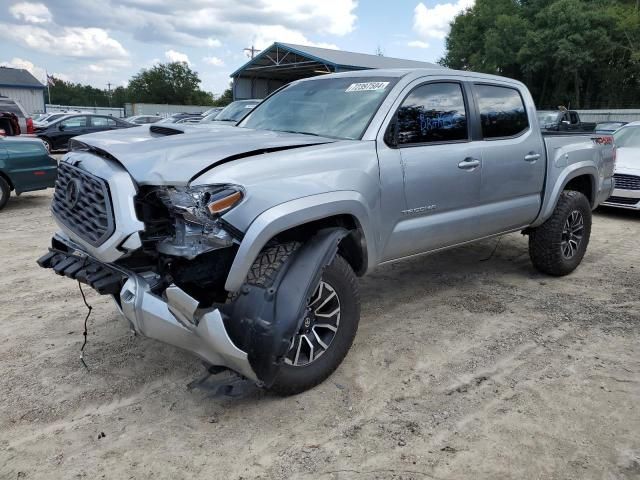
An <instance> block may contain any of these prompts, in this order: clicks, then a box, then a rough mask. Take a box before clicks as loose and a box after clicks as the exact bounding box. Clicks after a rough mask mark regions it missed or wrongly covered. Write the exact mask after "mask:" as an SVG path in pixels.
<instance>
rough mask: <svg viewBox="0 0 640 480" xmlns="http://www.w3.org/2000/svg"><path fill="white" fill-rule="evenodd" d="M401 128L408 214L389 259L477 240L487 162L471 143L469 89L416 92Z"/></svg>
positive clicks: (437, 84) (448, 84)
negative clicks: (481, 187) (483, 163)
mask: <svg viewBox="0 0 640 480" xmlns="http://www.w3.org/2000/svg"><path fill="white" fill-rule="evenodd" d="M396 122H397V135H396V137H397V140H396V141H397V148H398V150H399V152H400V162H401V169H402V175H403V179H404V196H405V208H404V209H403V211H402V212H401V213H400V212H399V214H400V215H401V216H400V219H399V222H398V224H397V226H396V227H395V229H394V232H393V233H392V235H391V238H390V239H389V242H388V244H387V248H386V249H385V254H384V257H385V258H384V259H385V260H391V259H394V258H400V257H404V256H408V255H412V254H416V253H421V252H426V251H430V250H435V249H438V248H441V247H444V246H449V245H453V244H456V243H461V242H464V241H468V240H472V239H474V238H476V237H477V235H478V232H477V221H476V218H475V216H476V212H475V208H474V207H476V206H477V205H478V202H479V199H480V185H481V178H482V176H481V175H482V157H481V150H480V145H479V142H476V141H473V140H472V137H471V132H470V128H469V103H468V98H467V92H466V89H465V87H464V84H463V83H462V82H458V81H451V80H445V81H432V82H426V83H422V84H419V85H417V86H415V87H414V88H413V89H412V90H411V91H410V92H409V93H408V95H406V97H405V98H404V100H403V101H402V103H401V105H400V107H399V109H398V110H397V113H396ZM382 168H383V170H384V166H383V167H382Z"/></svg>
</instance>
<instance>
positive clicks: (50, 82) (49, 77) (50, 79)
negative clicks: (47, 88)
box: [47, 74, 56, 87]
mask: <svg viewBox="0 0 640 480" xmlns="http://www.w3.org/2000/svg"><path fill="white" fill-rule="evenodd" d="M55 84H56V80H55V78H53V75H49V74H47V85H51V86H52V87H53V86H55Z"/></svg>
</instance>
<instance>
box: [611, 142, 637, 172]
mask: <svg viewBox="0 0 640 480" xmlns="http://www.w3.org/2000/svg"><path fill="white" fill-rule="evenodd" d="M629 170H635V171H636V172H635V174H636V175H637V174H638V173H640V148H638V147H621V148H618V150H617V155H616V173H625V172H627V171H629Z"/></svg>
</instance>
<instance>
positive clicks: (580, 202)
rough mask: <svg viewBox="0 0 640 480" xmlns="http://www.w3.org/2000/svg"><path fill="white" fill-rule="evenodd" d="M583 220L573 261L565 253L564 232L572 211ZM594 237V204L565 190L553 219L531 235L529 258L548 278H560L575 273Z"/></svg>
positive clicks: (574, 192) (580, 195) (582, 195)
mask: <svg viewBox="0 0 640 480" xmlns="http://www.w3.org/2000/svg"><path fill="white" fill-rule="evenodd" d="M574 211H578V212H580V213H581V214H582V217H583V219H584V233H583V236H582V240H581V242H580V244H579V245H578V248H577V252H576V253H575V255H574V256H573V257H572V258H565V256H564V255H563V253H562V232H563V229H564V226H565V222H567V219H568V218H569V216H570V215H571V213H572V212H574ZM590 236H591V205H589V200H587V197H585V196H584V194H582V193H580V192H576V191H573V190H566V191H564V192H562V194H561V195H560V199H559V200H558V204H557V205H556V208H555V210H554V211H553V214H552V215H551V218H549V219H548V220H547V221H546V222H544V223H543V224H542V225H540V226H539V227H537V228H534V229H533V230H532V231H531V232H530V233H529V257H530V258H531V262H532V263H533V266H534V267H535V268H536V269H537V270H539V271H541V272H543V273H546V274H548V275H553V276H556V277H561V276H564V275H568V274H569V273H571V272H573V271H574V270H575V269H576V268H577V267H578V265H580V262H581V261H582V258H583V257H584V254H585V253H586V251H587V246H588V245H589V238H590Z"/></svg>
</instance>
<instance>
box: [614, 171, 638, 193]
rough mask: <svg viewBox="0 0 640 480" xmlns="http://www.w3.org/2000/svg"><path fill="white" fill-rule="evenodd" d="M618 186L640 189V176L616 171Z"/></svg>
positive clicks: (616, 183)
mask: <svg viewBox="0 0 640 480" xmlns="http://www.w3.org/2000/svg"><path fill="white" fill-rule="evenodd" d="M613 180H614V182H615V185H616V188H620V189H622V190H640V177H638V176H636V175H623V174H621V173H616V174H615V175H614V176H613Z"/></svg>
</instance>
